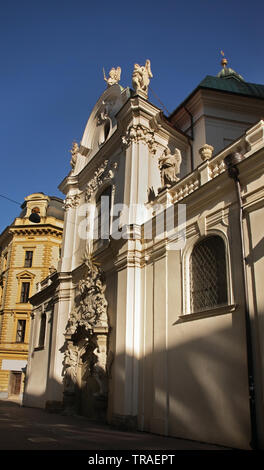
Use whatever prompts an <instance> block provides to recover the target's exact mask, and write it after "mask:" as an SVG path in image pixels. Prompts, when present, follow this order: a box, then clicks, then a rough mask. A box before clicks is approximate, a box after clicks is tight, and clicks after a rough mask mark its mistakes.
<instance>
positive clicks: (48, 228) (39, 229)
mask: <svg viewBox="0 0 264 470" xmlns="http://www.w3.org/2000/svg"><path fill="white" fill-rule="evenodd" d="M62 231H63V227H57V226H54V225H51V224H38V225H37V226H35V225H34V226H33V225H14V226H12V227H10V232H11V233H12V234H13V235H16V236H24V235H26V236H30V235H39V236H41V235H43V234H45V235H47V234H49V235H50V234H52V235H55V236H56V237H62Z"/></svg>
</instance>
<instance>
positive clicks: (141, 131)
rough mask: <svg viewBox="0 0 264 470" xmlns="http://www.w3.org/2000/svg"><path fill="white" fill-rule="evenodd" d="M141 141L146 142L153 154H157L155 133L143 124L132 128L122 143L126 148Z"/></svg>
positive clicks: (128, 130)
mask: <svg viewBox="0 0 264 470" xmlns="http://www.w3.org/2000/svg"><path fill="white" fill-rule="evenodd" d="M140 141H142V142H144V143H145V144H146V145H147V146H148V148H149V150H151V151H152V153H155V152H156V143H155V138H154V131H153V130H151V129H148V128H147V127H145V126H142V124H137V125H132V126H130V127H129V128H128V129H127V131H126V133H125V135H124V136H123V137H122V143H123V145H124V146H125V147H128V146H129V145H131V144H132V143H138V142H140Z"/></svg>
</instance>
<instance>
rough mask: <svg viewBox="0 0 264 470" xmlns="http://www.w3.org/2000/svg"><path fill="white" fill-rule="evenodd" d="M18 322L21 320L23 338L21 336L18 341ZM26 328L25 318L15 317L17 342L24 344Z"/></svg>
mask: <svg viewBox="0 0 264 470" xmlns="http://www.w3.org/2000/svg"><path fill="white" fill-rule="evenodd" d="M19 322H23V325H24V326H23V328H22V330H20V331H22V332H23V338H22V336H21V338H22V339H21V341H18V336H19V334H18V331H19V330H18V325H19ZM26 330H27V320H26V319H25V318H17V322H16V343H19V344H24V343H25V339H26Z"/></svg>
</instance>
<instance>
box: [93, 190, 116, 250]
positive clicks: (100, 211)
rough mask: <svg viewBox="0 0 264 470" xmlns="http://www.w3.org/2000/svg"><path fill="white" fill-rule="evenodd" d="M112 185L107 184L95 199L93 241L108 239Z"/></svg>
mask: <svg viewBox="0 0 264 470" xmlns="http://www.w3.org/2000/svg"><path fill="white" fill-rule="evenodd" d="M111 194H112V186H108V187H107V188H106V189H105V190H104V191H103V192H102V193H101V194H100V196H99V197H98V199H97V201H96V211H95V218H94V236H93V239H94V241H97V240H108V239H109V234H110V210H111Z"/></svg>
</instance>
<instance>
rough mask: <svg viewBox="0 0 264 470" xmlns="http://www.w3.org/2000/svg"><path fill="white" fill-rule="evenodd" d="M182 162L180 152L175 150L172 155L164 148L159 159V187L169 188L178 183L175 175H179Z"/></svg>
mask: <svg viewBox="0 0 264 470" xmlns="http://www.w3.org/2000/svg"><path fill="white" fill-rule="evenodd" d="M181 162H182V157H181V152H180V150H179V149H177V148H176V149H175V150H174V152H173V154H172V153H171V151H170V149H169V148H166V149H165V150H164V152H163V154H162V155H161V156H160V157H159V169H160V177H161V186H162V187H164V186H171V185H172V184H174V183H176V182H177V181H179V178H177V176H176V175H178V174H179V173H180V166H181Z"/></svg>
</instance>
